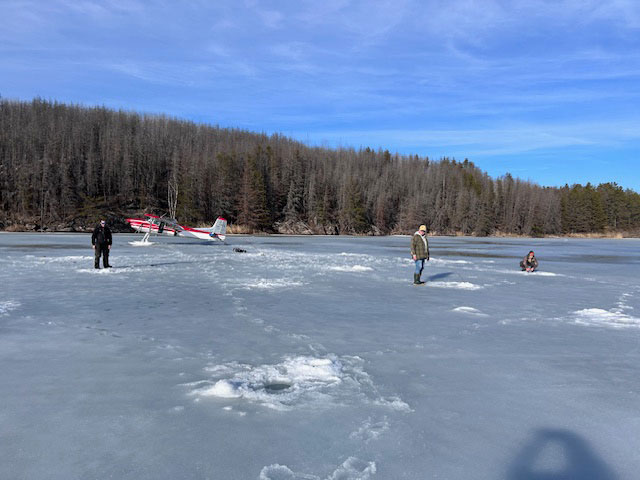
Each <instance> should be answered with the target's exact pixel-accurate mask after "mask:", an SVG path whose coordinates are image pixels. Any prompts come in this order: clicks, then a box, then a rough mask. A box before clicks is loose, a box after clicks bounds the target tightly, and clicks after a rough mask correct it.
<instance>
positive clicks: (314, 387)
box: [186, 355, 411, 412]
mask: <svg viewBox="0 0 640 480" xmlns="http://www.w3.org/2000/svg"><path fill="white" fill-rule="evenodd" d="M363 363H364V362H363V360H362V359H361V358H360V357H341V358H338V357H337V356H335V355H329V356H326V357H313V356H295V357H285V358H284V360H283V361H282V362H281V363H278V364H267V365H257V366H251V365H246V364H240V363H235V362H234V363H230V364H227V365H215V366H210V367H207V368H206V370H207V371H208V372H209V373H212V374H213V375H212V377H213V378H212V379H211V380H201V381H198V382H192V383H189V384H186V386H188V387H191V388H192V389H191V392H190V394H191V395H194V396H196V397H197V398H211V397H215V398H225V399H243V400H246V401H250V402H255V403H259V404H261V405H264V406H266V407H268V408H273V409H275V410H289V409H291V408H294V407H296V406H299V405H307V404H316V405H326V406H328V405H331V404H335V403H341V402H346V403H352V402H353V401H354V399H357V400H358V401H368V402H370V403H372V404H375V405H381V406H384V407H386V408H390V409H393V410H396V411H402V412H406V411H411V409H410V407H409V405H407V404H406V403H405V402H403V401H402V400H401V399H400V398H398V397H390V398H388V399H387V398H381V397H380V396H379V394H378V393H377V389H376V387H375V386H374V385H373V382H372V381H371V378H370V377H369V375H368V374H367V373H366V372H365V371H364V370H363V369H362V364H363ZM221 377H222V378H221ZM367 399H368V400H367Z"/></svg>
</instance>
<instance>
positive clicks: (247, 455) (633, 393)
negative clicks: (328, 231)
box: [0, 234, 640, 480]
mask: <svg viewBox="0 0 640 480" xmlns="http://www.w3.org/2000/svg"><path fill="white" fill-rule="evenodd" d="M140 238H141V236H138V235H123V234H116V235H114V242H115V243H114V247H113V250H112V254H111V263H112V264H113V265H114V268H113V269H111V270H94V269H93V257H92V254H93V252H92V250H91V248H90V238H89V236H88V235H80V234H68V235H65V234H59V235H49V234H42V235H40V234H0V361H1V365H2V368H1V369H0V394H1V397H0V398H1V401H0V431H1V432H2V435H1V436H0V478H2V479H29V480H31V479H61V480H62V479H64V480H69V479H107V478H113V479H132V480H133V479H136V480H139V479H149V480H151V479H153V480H157V479H167V480H169V479H171V480H174V479H220V480H233V479H239V480H246V479H262V480H266V479H271V480H294V479H296V480H298V479H305V480H310V479H311V480H356V479H358V480H365V479H376V480H377V479H385V480H387V479H388V480H397V479H412V480H419V479H435V478H437V479H461V480H462V479H466V480H470V479H487V480H496V479H504V480H542V479H544V480H568V479H587V480H603V479H629V480H632V479H636V478H638V472H639V471H640V281H639V279H640V275H639V274H638V272H639V271H640V240H578V239H570V240H568V239H536V240H526V239H478V238H451V237H432V238H430V248H431V256H432V261H431V262H428V263H427V266H426V270H425V274H424V275H423V278H425V279H427V280H428V283H427V285H426V286H413V285H412V284H411V282H412V280H413V263H412V262H411V260H410V258H409V241H410V239H409V237H381V238H350V237H284V236H278V237H245V236H230V237H229V238H228V245H213V244H204V243H199V242H197V241H195V242H189V241H187V240H185V239H179V238H171V239H166V238H163V239H160V240H158V243H157V244H155V245H153V246H151V247H136V246H132V245H130V244H129V242H131V241H133V240H139V239H140ZM233 247H239V248H242V249H245V250H246V251H247V252H246V253H235V252H234V251H233ZM530 249H533V250H535V252H536V256H537V257H538V258H539V260H540V271H539V272H536V273H534V274H526V273H523V272H520V271H519V268H518V262H519V261H520V259H521V258H522V257H523V256H524V255H525V254H526V253H527V252H528V251H529V250H530Z"/></svg>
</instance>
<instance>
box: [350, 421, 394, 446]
mask: <svg viewBox="0 0 640 480" xmlns="http://www.w3.org/2000/svg"><path fill="white" fill-rule="evenodd" d="M387 430H389V421H388V420H387V418H386V417H385V418H384V419H383V420H382V421H380V422H374V421H373V420H372V419H371V417H369V418H367V420H366V421H365V422H364V423H363V424H362V425H361V426H360V428H358V430H356V431H355V432H352V433H351V434H350V435H349V438H351V439H352V440H358V441H360V442H364V443H368V442H370V441H371V440H377V439H378V438H380V436H381V435H382V434H383V433H384V432H386V431H387Z"/></svg>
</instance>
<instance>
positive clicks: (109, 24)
mask: <svg viewBox="0 0 640 480" xmlns="http://www.w3.org/2000/svg"><path fill="white" fill-rule="evenodd" d="M0 18H2V25H3V26H2V28H1V29H0V95H2V97H3V98H9V99H17V100H30V99H31V98H33V97H35V96H40V97H43V98H45V99H51V100H58V101H63V102H73V103H78V104H82V105H105V106H107V107H111V108H116V109H117V108H122V109H125V110H132V111H138V112H147V113H166V114H168V115H171V116H176V117H180V118H185V119H190V120H194V121H196V122H203V123H210V124H216V125H220V126H222V127H239V128H245V129H248V130H252V131H257V132H266V133H276V132H277V133H282V134H284V135H287V136H290V137H293V138H295V139H298V140H300V141H303V142H305V143H307V144H310V145H321V146H327V147H336V146H348V147H354V148H359V147H365V146H370V147H372V148H376V149H377V148H378V147H381V148H383V149H385V148H386V149H389V150H390V151H392V152H399V153H403V154H414V153H415V154H419V155H427V156H429V157H431V158H436V159H437V158H440V157H441V156H449V157H455V158H456V159H460V160H462V159H464V158H468V159H469V160H471V161H473V162H474V163H475V164H476V165H478V166H479V167H480V168H482V169H483V170H486V171H487V172H488V173H489V174H490V175H492V176H494V177H495V176H500V175H503V174H504V173H506V172H510V173H512V174H513V175H514V176H516V177H520V178H522V179H530V180H532V181H534V182H537V183H540V184H542V185H564V184H565V183H569V184H572V183H583V184H584V183H586V182H592V183H595V184H597V183H600V182H606V181H615V182H617V183H618V184H620V185H622V186H623V187H626V188H633V189H635V190H636V191H640V81H639V80H640V2H639V1H637V0H565V1H562V0H557V1H556V0H526V1H524V0H512V1H508V0H459V1H458V0H425V1H411V0H393V1H348V0H323V1H318V0H315V1H307V0H295V1H254V0H247V1H243V0H233V1H214V0H211V1H205V0H191V1H179V0H175V1H172V0H162V1H153V0H149V1H137V0H122V1H121V0H105V1H89V0H46V1H44V0H43V1H29V0H0Z"/></svg>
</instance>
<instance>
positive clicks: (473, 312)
mask: <svg viewBox="0 0 640 480" xmlns="http://www.w3.org/2000/svg"><path fill="white" fill-rule="evenodd" d="M451 311H452V312H459V313H467V314H469V315H476V316H478V317H488V316H489V315H487V314H486V313H483V312H481V311H480V310H478V309H477V308H473V307H456V308H454V309H452V310H451Z"/></svg>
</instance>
